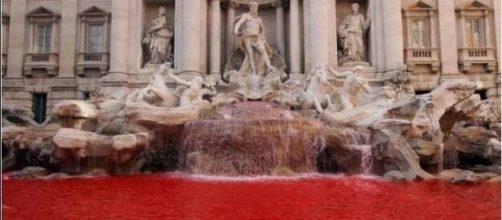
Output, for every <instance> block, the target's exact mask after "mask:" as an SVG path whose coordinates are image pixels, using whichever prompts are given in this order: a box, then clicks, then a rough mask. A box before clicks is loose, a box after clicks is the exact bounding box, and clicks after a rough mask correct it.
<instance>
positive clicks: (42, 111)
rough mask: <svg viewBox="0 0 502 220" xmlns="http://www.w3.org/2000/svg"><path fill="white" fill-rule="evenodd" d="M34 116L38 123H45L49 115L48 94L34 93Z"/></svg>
mask: <svg viewBox="0 0 502 220" xmlns="http://www.w3.org/2000/svg"><path fill="white" fill-rule="evenodd" d="M32 110H33V114H34V115H35V117H34V120H35V121H36V122H38V123H42V122H44V121H45V117H46V113H47V94H46V93H34V94H33V105H32Z"/></svg>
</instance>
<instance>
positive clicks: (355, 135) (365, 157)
mask: <svg viewBox="0 0 502 220" xmlns="http://www.w3.org/2000/svg"><path fill="white" fill-rule="evenodd" d="M342 133H343V136H344V137H345V140H346V141H347V143H349V144H350V146H351V147H353V148H354V149H356V150H358V151H359V152H360V153H361V164H360V167H361V173H362V174H365V175H370V174H371V171H372V169H373V156H372V153H371V147H372V146H371V145H370V141H371V136H370V134H369V133H366V132H361V131H357V130H355V129H353V128H345V129H343V130H342Z"/></svg>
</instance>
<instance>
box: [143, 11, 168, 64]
mask: <svg viewBox="0 0 502 220" xmlns="http://www.w3.org/2000/svg"><path fill="white" fill-rule="evenodd" d="M158 13H159V14H158V16H157V17H156V18H154V19H153V21H152V23H151V25H150V27H149V28H148V30H147V32H146V37H145V39H144V40H143V43H144V44H146V45H148V49H149V51H150V61H149V62H148V63H149V64H162V63H166V62H169V63H173V55H172V47H171V41H172V38H173V36H174V32H173V28H172V27H171V25H170V24H169V23H167V16H166V8H165V7H159V9H158Z"/></svg>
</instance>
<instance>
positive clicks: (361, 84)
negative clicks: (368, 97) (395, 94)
mask: <svg viewBox="0 0 502 220" xmlns="http://www.w3.org/2000/svg"><path fill="white" fill-rule="evenodd" d="M370 92H371V87H370V85H369V83H368V80H366V78H364V76H362V75H361V74H360V73H358V72H354V73H353V74H351V75H349V76H348V77H347V79H346V80H345V82H344V83H343V89H342V91H341V92H340V104H341V106H342V108H343V110H346V109H352V108H354V107H358V106H360V103H359V99H358V96H359V94H361V93H366V94H369V93H370Z"/></svg>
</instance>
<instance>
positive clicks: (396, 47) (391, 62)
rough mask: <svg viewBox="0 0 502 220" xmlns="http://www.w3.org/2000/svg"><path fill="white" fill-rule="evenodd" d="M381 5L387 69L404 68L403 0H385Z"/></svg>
mask: <svg viewBox="0 0 502 220" xmlns="http://www.w3.org/2000/svg"><path fill="white" fill-rule="evenodd" d="M381 4H383V5H382V6H383V10H384V17H383V22H384V30H383V34H384V35H385V39H384V42H385V49H384V54H385V69H393V68H397V67H402V66H403V63H404V61H403V60H404V55H403V23H402V20H403V18H402V15H401V10H402V8H401V0H385V1H382V2H381ZM373 31H378V30H373Z"/></svg>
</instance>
